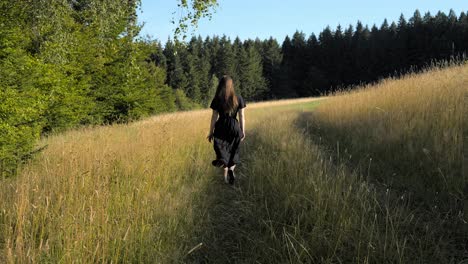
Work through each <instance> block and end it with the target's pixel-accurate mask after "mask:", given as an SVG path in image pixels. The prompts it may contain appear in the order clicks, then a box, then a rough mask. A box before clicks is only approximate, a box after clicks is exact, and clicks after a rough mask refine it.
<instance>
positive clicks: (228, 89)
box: [215, 75, 239, 115]
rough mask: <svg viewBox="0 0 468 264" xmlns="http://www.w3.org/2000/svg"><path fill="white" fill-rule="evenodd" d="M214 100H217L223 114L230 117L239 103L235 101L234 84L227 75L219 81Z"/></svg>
mask: <svg viewBox="0 0 468 264" xmlns="http://www.w3.org/2000/svg"><path fill="white" fill-rule="evenodd" d="M215 97H216V98H218V100H219V102H220V104H221V106H222V108H223V110H224V113H227V114H230V115H232V114H233V113H234V112H235V110H236V109H237V106H238V105H239V102H238V101H237V96H236V91H235V90H234V82H233V80H232V78H231V77H230V76H228V75H224V76H223V77H222V78H221V80H219V84H218V88H217V89H216V95H215Z"/></svg>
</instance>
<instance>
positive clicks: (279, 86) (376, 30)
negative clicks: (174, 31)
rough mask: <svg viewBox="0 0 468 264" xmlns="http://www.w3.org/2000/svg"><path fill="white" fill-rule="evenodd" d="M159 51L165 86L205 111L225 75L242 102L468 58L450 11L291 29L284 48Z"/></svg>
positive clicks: (256, 43)
mask: <svg viewBox="0 0 468 264" xmlns="http://www.w3.org/2000/svg"><path fill="white" fill-rule="evenodd" d="M158 45H159V46H160V49H159V50H163V51H162V52H159V53H155V54H153V56H154V61H155V63H156V65H158V66H161V67H164V68H166V72H167V82H166V83H167V84H168V85H169V86H171V87H173V88H177V89H181V90H183V91H184V93H185V94H186V95H187V96H188V97H189V98H190V99H192V100H193V101H195V102H196V103H199V104H202V105H206V104H207V103H209V101H210V99H211V97H212V93H213V89H214V87H213V85H212V84H213V83H216V78H217V77H218V76H221V75H223V74H229V75H231V76H233V78H234V81H235V84H236V89H237V90H238V91H239V92H240V93H241V94H242V95H243V97H244V98H246V99H247V100H264V99H274V98H278V99H279V98H291V97H304V96H317V95H321V94H325V93H328V92H330V91H333V90H336V89H338V88H343V87H348V86H353V85H357V84H362V83H369V82H374V81H377V80H379V79H382V78H385V77H389V76H394V75H398V74H401V73H406V72H408V71H410V70H411V71H417V70H420V69H421V68H424V67H427V66H428V65H429V64H431V63H432V62H436V61H441V60H453V59H457V60H460V59H463V60H464V59H466V53H467V51H468V17H467V15H466V13H465V12H461V13H460V15H459V16H457V15H456V14H455V12H454V11H453V10H450V12H449V14H448V15H446V14H445V13H444V12H438V13H437V14H435V15H431V14H430V13H426V14H424V16H422V15H421V13H420V12H419V11H418V10H416V11H415V12H414V15H413V16H412V17H411V18H410V19H409V20H406V19H405V17H404V16H403V15H401V16H400V18H399V20H398V21H397V22H391V23H389V22H388V21H387V20H386V19H385V20H384V21H383V23H382V24H381V25H380V26H379V27H378V26H376V25H373V26H372V27H371V28H369V27H368V26H367V25H363V24H362V23H361V22H359V21H358V22H357V24H356V25H355V26H353V25H349V26H348V27H347V28H346V29H343V28H342V27H341V26H338V27H337V28H336V29H334V30H332V29H331V28H330V27H326V28H325V29H324V30H323V31H322V32H320V33H319V34H318V36H317V35H315V34H311V35H309V36H306V35H305V34H304V33H303V32H299V31H296V32H295V33H294V34H293V35H292V36H291V37H289V36H286V38H285V39H284V41H283V42H282V44H281V45H280V44H279V42H278V41H277V40H276V39H274V38H270V39H266V40H259V39H258V38H257V39H255V40H251V39H247V40H245V41H241V40H240V39H239V38H236V39H234V40H233V41H231V40H230V39H229V38H228V37H226V36H222V37H219V36H214V37H207V38H205V39H202V38H201V37H192V39H191V40H190V41H189V42H188V43H184V44H182V45H174V43H173V42H172V41H171V40H168V41H167V42H166V44H165V47H162V45H161V44H158Z"/></svg>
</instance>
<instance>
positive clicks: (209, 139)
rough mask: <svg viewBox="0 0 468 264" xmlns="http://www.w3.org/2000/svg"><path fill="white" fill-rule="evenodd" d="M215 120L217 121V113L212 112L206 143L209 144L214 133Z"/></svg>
mask: <svg viewBox="0 0 468 264" xmlns="http://www.w3.org/2000/svg"><path fill="white" fill-rule="evenodd" d="M216 120H218V111H216V110H213V113H212V114H211V122H210V132H209V133H208V137H207V138H208V141H210V142H211V140H212V139H213V133H214V127H215V123H216Z"/></svg>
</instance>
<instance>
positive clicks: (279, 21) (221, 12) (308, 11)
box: [139, 0, 468, 42]
mask: <svg viewBox="0 0 468 264" xmlns="http://www.w3.org/2000/svg"><path fill="white" fill-rule="evenodd" d="M451 8H452V9H453V10H454V11H455V12H456V13H457V15H459V14H460V12H461V11H465V12H466V10H468V4H467V1H465V0H385V1H380V0H352V1H351V0H219V7H218V8H217V10H216V12H215V13H214V14H213V18H212V19H211V20H208V19H204V20H203V21H201V22H200V23H199V27H198V29H196V30H195V31H194V34H195V35H201V36H202V37H205V36H212V35H223V34H225V35H227V36H229V37H231V38H235V37H236V36H239V37H240V38H241V39H247V38H255V37H259V38H260V39H265V38H269V37H270V36H273V37H275V38H277V39H278V40H279V41H280V42H281V41H282V40H283V39H284V37H285V36H286V35H292V34H293V33H294V32H295V31H296V30H300V31H303V32H304V33H306V34H307V35H309V34H311V33H316V34H318V33H319V32H320V31H321V30H322V29H323V28H325V27H326V26H327V25H329V26H330V27H331V28H332V29H334V28H335V27H336V26H337V25H338V24H341V25H342V26H344V27H346V26H347V25H349V24H353V25H355V23H356V21H357V20H360V21H361V22H363V23H364V24H368V25H369V26H372V24H374V23H375V24H377V25H379V26H380V24H381V23H382V21H383V19H384V18H387V19H388V20H389V21H396V20H398V17H399V16H400V14H401V13H403V15H405V17H406V18H407V19H408V18H409V17H411V16H412V14H413V13H414V10H416V9H419V10H420V12H421V13H422V14H424V13H425V12H427V11H430V12H431V14H435V13H436V12H437V11H439V10H441V11H443V12H445V13H447V14H448V12H449V10H450V9H451ZM141 9H142V13H141V14H140V15H139V21H140V22H144V23H145V26H144V27H143V29H142V32H141V33H140V34H141V35H149V36H151V38H153V39H159V40H161V41H162V42H165V41H166V40H167V38H168V37H172V34H173V33H172V32H173V30H174V25H173V24H171V22H170V21H171V19H172V18H173V17H174V16H175V18H177V17H178V16H179V13H180V10H178V8H177V1H176V0H142V8H141ZM173 12H176V14H175V15H173Z"/></svg>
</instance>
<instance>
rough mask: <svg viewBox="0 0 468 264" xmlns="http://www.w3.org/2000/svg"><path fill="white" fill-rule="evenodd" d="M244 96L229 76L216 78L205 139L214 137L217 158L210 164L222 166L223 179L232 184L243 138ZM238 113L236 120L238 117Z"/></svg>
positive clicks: (210, 139)
mask: <svg viewBox="0 0 468 264" xmlns="http://www.w3.org/2000/svg"><path fill="white" fill-rule="evenodd" d="M245 106H246V105H245V102H244V99H243V98H242V97H241V96H240V95H236V93H235V91H234V83H233V81H232V78H231V77H229V76H227V75H225V76H223V78H221V80H220V81H219V84H218V88H217V89H216V94H215V96H214V98H213V101H211V105H210V108H211V109H213V114H212V116H211V123H210V133H209V134H208V141H209V142H210V143H211V141H212V140H213V141H214V143H213V146H214V150H215V152H216V159H215V160H213V162H212V164H213V166H216V167H223V168H224V180H225V181H226V182H227V183H229V184H234V180H235V178H236V176H235V174H234V169H235V167H236V164H238V163H239V147H240V143H241V141H243V140H244V138H245V118H244V108H245ZM237 113H239V120H240V122H239V121H238V120H237Z"/></svg>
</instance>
